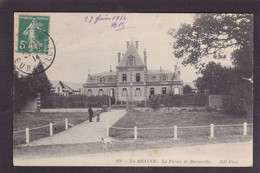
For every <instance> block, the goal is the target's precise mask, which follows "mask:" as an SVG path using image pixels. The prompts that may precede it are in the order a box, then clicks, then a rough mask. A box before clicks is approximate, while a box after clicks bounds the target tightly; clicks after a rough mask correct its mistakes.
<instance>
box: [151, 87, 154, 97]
mask: <svg viewBox="0 0 260 173" xmlns="http://www.w3.org/2000/svg"><path fill="white" fill-rule="evenodd" d="M150 95H151V96H152V95H154V88H150Z"/></svg>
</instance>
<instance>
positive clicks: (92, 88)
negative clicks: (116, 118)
mask: <svg viewBox="0 0 260 173" xmlns="http://www.w3.org/2000/svg"><path fill="white" fill-rule="evenodd" d="M143 59H144V61H142V59H141V57H140V55H139V53H138V41H135V45H134V42H133V41H131V42H129V41H127V50H126V52H125V54H121V53H118V65H117V66H116V71H112V70H110V71H108V72H103V73H98V74H94V75H91V74H89V75H88V79H87V82H86V83H85V84H84V85H83V88H84V94H86V95H88V96H91V95H103V94H106V95H110V96H112V97H114V98H115V100H116V102H117V101H129V102H139V101H146V100H148V99H149V98H151V96H153V95H156V94H166V93H169V92H170V90H171V84H172V91H173V93H174V94H181V95H182V94H183V81H182V80H181V79H180V70H179V68H178V69H177V70H176V73H175V76H174V80H172V78H173V74H174V73H173V72H171V71H166V70H163V69H162V68H160V69H159V70H148V69H147V56H146V51H145V50H144V52H143Z"/></svg>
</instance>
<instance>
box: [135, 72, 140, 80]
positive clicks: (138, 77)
mask: <svg viewBox="0 0 260 173" xmlns="http://www.w3.org/2000/svg"><path fill="white" fill-rule="evenodd" d="M135 79H136V82H140V73H136V76H135Z"/></svg>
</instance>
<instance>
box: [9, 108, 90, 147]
mask: <svg viewBox="0 0 260 173" xmlns="http://www.w3.org/2000/svg"><path fill="white" fill-rule="evenodd" d="M65 118H68V122H69V127H70V125H77V124H79V123H82V122H83V121H86V120H88V113H80V112H78V113H41V112H40V113H21V114H14V116H13V131H19V130H24V129H25V128H26V127H28V128H30V129H31V128H35V127H39V126H45V125H49V123H56V122H60V121H63V122H61V123H60V124H57V125H54V126H53V134H56V133H59V132H61V131H64V130H65V122H64V120H65ZM49 135H50V131H49V127H44V128H41V129H37V130H30V141H33V140H36V139H40V138H43V137H47V136H49ZM23 143H25V132H21V133H15V134H14V135H13V144H14V145H18V144H23Z"/></svg>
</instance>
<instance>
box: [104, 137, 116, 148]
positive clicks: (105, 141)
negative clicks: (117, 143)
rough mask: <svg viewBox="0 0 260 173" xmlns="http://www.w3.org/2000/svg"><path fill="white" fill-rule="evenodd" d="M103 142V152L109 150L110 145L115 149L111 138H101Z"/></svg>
mask: <svg viewBox="0 0 260 173" xmlns="http://www.w3.org/2000/svg"><path fill="white" fill-rule="evenodd" d="M101 140H102V144H103V150H107V146H108V144H111V145H112V147H113V148H114V144H113V142H112V139H111V138H109V137H104V138H101Z"/></svg>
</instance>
